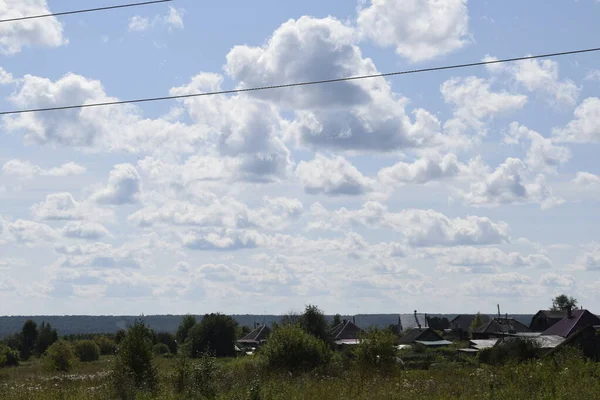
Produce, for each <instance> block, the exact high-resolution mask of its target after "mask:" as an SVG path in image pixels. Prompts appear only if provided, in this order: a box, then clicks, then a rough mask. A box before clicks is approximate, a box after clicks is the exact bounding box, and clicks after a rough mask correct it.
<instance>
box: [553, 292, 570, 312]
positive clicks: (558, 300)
mask: <svg viewBox="0 0 600 400" xmlns="http://www.w3.org/2000/svg"><path fill="white" fill-rule="evenodd" d="M576 307H577V299H575V298H573V297H569V296H567V295H566V294H561V295H559V296H556V297H555V298H554V299H552V307H550V310H552V311H565V310H567V309H569V308H571V309H574V308H576Z"/></svg>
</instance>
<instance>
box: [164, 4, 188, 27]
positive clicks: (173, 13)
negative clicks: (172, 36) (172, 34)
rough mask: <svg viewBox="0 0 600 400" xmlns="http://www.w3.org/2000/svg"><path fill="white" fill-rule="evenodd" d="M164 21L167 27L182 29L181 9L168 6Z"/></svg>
mask: <svg viewBox="0 0 600 400" xmlns="http://www.w3.org/2000/svg"><path fill="white" fill-rule="evenodd" d="M164 21H165V23H166V24H167V25H168V26H169V27H172V28H178V29H183V10H181V9H179V10H178V9H176V8H174V7H169V13H168V14H167V15H166V16H165V17H164Z"/></svg>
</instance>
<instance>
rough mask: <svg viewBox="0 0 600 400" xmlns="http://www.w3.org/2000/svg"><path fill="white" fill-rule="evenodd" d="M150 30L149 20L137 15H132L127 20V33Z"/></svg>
mask: <svg viewBox="0 0 600 400" xmlns="http://www.w3.org/2000/svg"><path fill="white" fill-rule="evenodd" d="M148 28H150V20H149V19H148V18H145V17H140V16H139V15H134V16H133V17H131V19H130V20H129V31H133V32H141V31H145V30H146V29H148Z"/></svg>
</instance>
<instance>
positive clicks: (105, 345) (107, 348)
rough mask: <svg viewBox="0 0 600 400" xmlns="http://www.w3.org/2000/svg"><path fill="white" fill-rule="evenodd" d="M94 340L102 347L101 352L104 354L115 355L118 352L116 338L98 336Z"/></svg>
mask: <svg viewBox="0 0 600 400" xmlns="http://www.w3.org/2000/svg"><path fill="white" fill-rule="evenodd" d="M94 341H95V342H96V344H97V345H98V347H99V348H100V354H102V355H103V356H110V355H114V354H115V353H116V352H117V344H116V343H115V341H114V340H111V339H109V338H107V337H106V336H97V337H96V338H94Z"/></svg>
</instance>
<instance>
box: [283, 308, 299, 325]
mask: <svg viewBox="0 0 600 400" xmlns="http://www.w3.org/2000/svg"><path fill="white" fill-rule="evenodd" d="M299 322H300V314H298V313H297V312H296V311H293V310H292V311H289V312H288V313H287V314H285V315H284V316H283V317H281V325H296V324H298V323H299Z"/></svg>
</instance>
